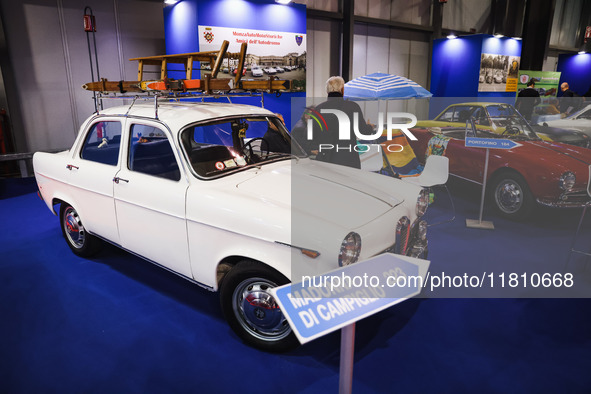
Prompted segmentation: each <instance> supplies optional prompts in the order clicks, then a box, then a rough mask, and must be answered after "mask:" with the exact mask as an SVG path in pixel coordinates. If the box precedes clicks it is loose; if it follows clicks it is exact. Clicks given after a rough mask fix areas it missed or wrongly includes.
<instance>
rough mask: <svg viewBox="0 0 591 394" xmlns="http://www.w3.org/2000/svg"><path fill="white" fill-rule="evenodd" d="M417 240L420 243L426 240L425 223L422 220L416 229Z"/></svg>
mask: <svg viewBox="0 0 591 394" xmlns="http://www.w3.org/2000/svg"><path fill="white" fill-rule="evenodd" d="M417 238H418V239H420V240H421V241H426V240H427V222H426V221H424V220H421V221H420V222H419V227H418V228H417Z"/></svg>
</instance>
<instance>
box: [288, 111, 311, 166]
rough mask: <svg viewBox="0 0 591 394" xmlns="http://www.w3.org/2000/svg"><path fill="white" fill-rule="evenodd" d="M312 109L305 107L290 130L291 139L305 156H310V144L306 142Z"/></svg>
mask: <svg viewBox="0 0 591 394" xmlns="http://www.w3.org/2000/svg"><path fill="white" fill-rule="evenodd" d="M313 110H314V107H306V109H305V110H304V113H303V114H302V116H301V117H300V119H299V120H298V121H297V122H296V124H295V125H294V126H293V129H292V130H291V138H292V139H293V140H295V141H296V142H297V143H298V144H299V145H300V146H301V147H302V148H303V149H304V151H305V152H306V154H308V155H310V154H312V147H311V142H312V141H308V138H307V135H308V119H310V118H311V113H312V111H313Z"/></svg>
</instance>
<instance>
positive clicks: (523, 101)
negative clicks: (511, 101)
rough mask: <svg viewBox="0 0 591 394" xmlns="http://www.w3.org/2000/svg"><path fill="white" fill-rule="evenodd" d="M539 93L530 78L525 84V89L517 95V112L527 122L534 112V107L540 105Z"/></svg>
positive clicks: (534, 82) (533, 80) (532, 79)
mask: <svg viewBox="0 0 591 394" xmlns="http://www.w3.org/2000/svg"><path fill="white" fill-rule="evenodd" d="M540 101H541V100H540V93H538V91H537V90H536V81H535V79H534V78H531V79H530V80H529V82H528V83H527V88H525V89H523V90H522V91H521V92H519V94H518V95H517V105H516V107H517V110H518V111H519V113H521V115H523V117H524V118H525V119H526V120H527V121H528V122H529V121H531V116H532V114H533V112H534V107H535V106H536V105H538V104H540Z"/></svg>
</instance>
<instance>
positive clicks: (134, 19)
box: [0, 0, 165, 151]
mask: <svg viewBox="0 0 591 394" xmlns="http://www.w3.org/2000/svg"><path fill="white" fill-rule="evenodd" d="M86 5H88V6H90V7H91V8H92V10H93V13H94V15H95V17H96V24H97V32H96V39H97V51H98V53H99V68H100V72H101V77H103V78H108V79H110V80H120V79H122V78H124V79H128V80H136V79H137V63H136V62H133V63H132V62H130V61H129V60H128V58H129V57H133V56H149V55H157V54H164V53H165V47H164V21H163V14H162V4H161V3H158V2H147V1H138V0H110V1H101V0H87V1H86V2H84V3H81V2H80V1H78V0H24V1H20V2H14V1H10V0H0V6H1V9H2V14H3V20H4V23H5V25H4V28H5V31H6V40H7V45H8V50H9V52H10V60H11V63H12V68H13V70H14V76H15V79H16V81H17V83H18V92H17V95H18V100H19V102H20V108H21V111H20V112H21V117H22V124H23V130H15V132H18V133H21V132H22V133H24V134H25V136H26V141H27V147H23V146H19V150H21V151H24V150H26V151H36V150H42V149H59V148H66V147H69V146H70V145H71V144H72V141H73V140H74V138H75V135H76V133H77V131H78V127H79V126H80V122H82V121H83V120H84V119H85V118H87V117H88V116H89V115H91V114H92V112H94V104H93V102H92V94H91V93H90V92H87V91H85V90H83V89H82V88H81V86H82V85H83V84H84V83H86V82H90V80H91V76H90V62H89V59H88V48H87V44H86V33H85V32H84V30H83V28H82V15H83V14H84V7H85V6H86ZM116 11H117V13H116ZM116 16H117V18H118V22H119V24H118V26H119V28H120V29H119V32H118V30H117V28H116V26H117V24H116ZM95 78H96V75H95ZM111 103H112V104H111V105H116V104H121V102H120V101H118V100H112V101H111Z"/></svg>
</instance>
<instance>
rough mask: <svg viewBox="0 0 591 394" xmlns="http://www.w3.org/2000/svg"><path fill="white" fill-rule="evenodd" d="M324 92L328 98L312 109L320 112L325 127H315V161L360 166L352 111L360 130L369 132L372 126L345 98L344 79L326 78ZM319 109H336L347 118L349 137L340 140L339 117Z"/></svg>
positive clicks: (355, 105) (358, 109) (359, 110)
mask: <svg viewBox="0 0 591 394" xmlns="http://www.w3.org/2000/svg"><path fill="white" fill-rule="evenodd" d="M326 93H328V100H326V101H325V102H323V103H320V104H318V105H317V106H316V109H315V111H316V112H317V113H320V114H321V115H322V117H323V118H324V120H325V122H326V129H320V130H319V129H318V127H316V128H315V130H314V141H313V142H314V146H318V154H317V156H316V160H320V161H325V162H328V163H334V164H340V165H344V166H349V167H354V168H361V160H360V159H359V153H358V152H357V151H356V147H357V138H356V137H355V133H354V132H353V127H355V126H356V125H354V120H355V117H354V114H355V113H357V114H358V115H357V116H358V121H359V132H360V133H363V134H372V133H373V128H372V127H371V125H369V124H366V123H365V120H364V117H363V114H362V113H361V108H360V107H359V105H358V104H357V103H355V102H353V101H349V100H345V99H344V98H343V95H344V94H345V80H344V79H343V78H341V77H330V78H329V79H328V80H327V81H326ZM322 110H339V111H341V112H344V113H345V114H346V115H347V117H348V118H349V127H350V130H349V131H350V133H349V138H348V139H342V140H341V139H339V120H338V118H337V116H336V115H334V114H330V113H322Z"/></svg>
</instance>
